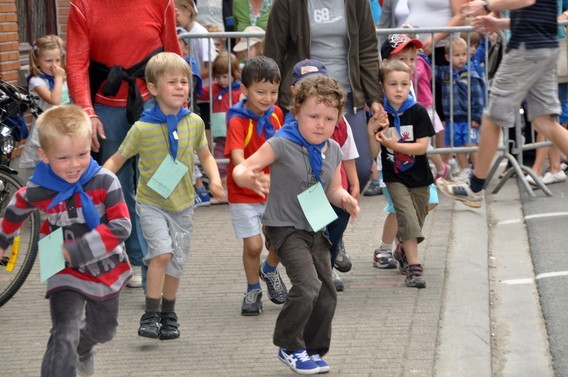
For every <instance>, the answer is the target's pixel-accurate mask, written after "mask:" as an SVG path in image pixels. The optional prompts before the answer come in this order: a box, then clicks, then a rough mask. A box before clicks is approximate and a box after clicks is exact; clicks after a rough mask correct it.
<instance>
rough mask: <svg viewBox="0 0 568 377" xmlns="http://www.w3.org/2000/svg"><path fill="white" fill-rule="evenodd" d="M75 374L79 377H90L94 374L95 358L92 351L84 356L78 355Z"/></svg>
mask: <svg viewBox="0 0 568 377" xmlns="http://www.w3.org/2000/svg"><path fill="white" fill-rule="evenodd" d="M77 373H79V375H80V376H92V375H93V374H94V373H95V356H94V352H93V351H92V350H91V351H90V352H88V353H86V354H84V355H79V359H78V362H77Z"/></svg>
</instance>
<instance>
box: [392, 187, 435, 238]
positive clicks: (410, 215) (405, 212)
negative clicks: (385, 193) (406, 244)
mask: <svg viewBox="0 0 568 377" xmlns="http://www.w3.org/2000/svg"><path fill="white" fill-rule="evenodd" d="M385 183H386V185H387V189H388V190H389V194H390V196H391V199H392V202H393V204H394V209H395V211H396V219H397V221H398V233H397V235H396V237H397V239H398V240H399V241H401V242H402V241H406V240H409V239H414V238H415V239H416V241H417V242H418V243H420V242H422V241H424V234H423V233H422V226H423V225H424V220H425V219H426V215H427V214H428V201H429V199H430V186H424V187H416V188H408V187H406V186H405V185H403V184H402V183H398V182H385Z"/></svg>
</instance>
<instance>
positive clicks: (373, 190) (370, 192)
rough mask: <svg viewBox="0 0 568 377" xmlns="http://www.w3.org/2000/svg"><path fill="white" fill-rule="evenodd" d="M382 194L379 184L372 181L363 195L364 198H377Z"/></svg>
mask: <svg viewBox="0 0 568 377" xmlns="http://www.w3.org/2000/svg"><path fill="white" fill-rule="evenodd" d="M382 194H383V189H382V188H381V184H380V183H378V182H373V181H371V183H369V187H367V189H366V190H365V192H364V193H363V195H364V196H377V195H382Z"/></svg>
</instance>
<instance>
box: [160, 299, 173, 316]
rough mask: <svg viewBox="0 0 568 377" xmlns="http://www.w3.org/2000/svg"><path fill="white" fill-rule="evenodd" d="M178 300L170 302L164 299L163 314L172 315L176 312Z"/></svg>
mask: <svg viewBox="0 0 568 377" xmlns="http://www.w3.org/2000/svg"><path fill="white" fill-rule="evenodd" d="M175 306H176V299H175V298H174V299H173V300H168V299H166V298H162V313H171V312H174V311H175Z"/></svg>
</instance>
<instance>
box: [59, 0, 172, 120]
mask: <svg viewBox="0 0 568 377" xmlns="http://www.w3.org/2000/svg"><path fill="white" fill-rule="evenodd" d="M159 47H163V49H164V51H170V52H175V53H177V54H179V55H181V50H180V46H179V41H178V37H177V33H176V18H175V7H174V2H173V0H139V1H135V2H133V1H130V0H72V1H71V4H70V6H69V18H68V24H67V81H68V86H69V91H70V93H71V98H73V103H76V104H78V105H80V106H81V107H82V108H84V109H85V110H86V111H87V113H88V114H89V116H95V115H96V114H95V111H94V109H93V104H92V103H91V94H90V85H89V62H90V61H96V62H99V63H102V64H105V65H107V66H109V67H112V66H115V65H119V66H122V67H123V68H126V69H127V68H130V67H132V66H133V65H135V64H136V63H138V62H140V61H142V60H143V59H144V58H145V57H147V56H148V55H149V54H150V53H151V52H152V51H154V50H156V49H157V48H159ZM136 83H137V85H138V88H139V90H140V94H141V95H142V98H143V99H144V100H147V99H148V98H150V93H149V92H148V89H147V88H146V83H145V82H144V80H142V79H136ZM101 87H102V85H101ZM127 95H128V84H127V83H126V82H124V81H123V82H122V84H121V87H120V89H119V91H118V93H117V94H116V96H114V97H107V96H103V95H102V94H101V93H100V91H99V92H98V93H97V97H96V99H95V100H96V102H97V103H101V104H104V105H109V106H117V107H125V106H126V98H127Z"/></svg>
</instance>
